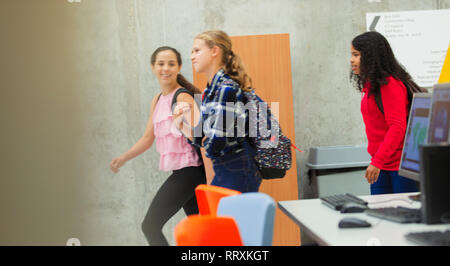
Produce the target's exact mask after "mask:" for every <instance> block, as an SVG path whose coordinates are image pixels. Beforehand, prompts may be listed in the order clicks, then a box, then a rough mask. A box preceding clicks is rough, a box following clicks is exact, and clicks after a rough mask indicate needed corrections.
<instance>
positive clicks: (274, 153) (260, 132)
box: [243, 90, 292, 179]
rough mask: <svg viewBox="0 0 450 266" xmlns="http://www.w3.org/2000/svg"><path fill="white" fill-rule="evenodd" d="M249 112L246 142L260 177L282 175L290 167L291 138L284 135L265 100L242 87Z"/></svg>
mask: <svg viewBox="0 0 450 266" xmlns="http://www.w3.org/2000/svg"><path fill="white" fill-rule="evenodd" d="M243 94H244V97H245V98H246V107H247V108H248V112H249V113H248V114H249V128H248V129H249V137H248V140H249V143H250V144H251V145H252V146H253V147H254V148H255V149H256V154H255V158H254V159H255V161H256V163H257V165H258V168H259V170H260V172H261V175H262V178H263V179H276V178H283V177H284V176H285V175H286V170H289V169H290V168H291V164H292V155H291V146H292V144H291V140H289V138H287V137H286V136H284V135H283V133H282V131H281V128H280V125H279V123H278V121H277V120H276V118H275V117H274V116H273V115H272V113H271V112H270V108H269V107H268V105H267V103H266V102H265V101H263V100H262V99H261V98H260V97H259V96H258V95H256V93H255V92H254V91H253V90H252V91H250V92H246V91H243Z"/></svg>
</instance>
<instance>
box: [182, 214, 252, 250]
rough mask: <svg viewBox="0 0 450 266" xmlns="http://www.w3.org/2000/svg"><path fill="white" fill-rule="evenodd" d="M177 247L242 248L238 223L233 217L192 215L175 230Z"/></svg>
mask: <svg viewBox="0 0 450 266" xmlns="http://www.w3.org/2000/svg"><path fill="white" fill-rule="evenodd" d="M174 235H175V242H176V244H177V246H242V245H243V243H242V239H241V236H240V233H239V229H238V227H237V224H236V221H235V220H234V219H233V218H232V217H219V216H212V215H191V216H188V217H186V218H185V219H183V220H181V221H180V222H179V223H178V224H177V225H176V226H175V229H174Z"/></svg>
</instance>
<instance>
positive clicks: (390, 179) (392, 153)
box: [350, 31, 418, 194]
mask: <svg viewBox="0 0 450 266" xmlns="http://www.w3.org/2000/svg"><path fill="white" fill-rule="evenodd" d="M350 63H351V66H352V72H351V74H350V76H351V79H352V80H353V81H354V83H355V86H356V87H357V89H358V90H359V91H361V92H362V100H361V113H362V116H363V120H364V124H365V127H366V134H367V140H368V152H369V154H370V155H371V156H372V159H371V162H370V165H369V166H368V167H367V170H366V173H365V178H366V179H367V181H368V182H369V183H370V190H371V194H386V193H401V192H415V191H418V188H417V184H416V183H415V182H414V181H413V180H410V179H407V178H404V177H402V176H399V175H398V168H399V165H400V159H401V153H402V148H403V139H404V136H405V132H406V124H407V122H406V121H407V117H408V115H409V113H408V110H409V105H410V101H411V99H410V97H409V96H408V95H412V93H408V90H409V91H410V92H411V91H416V90H417V88H418V86H417V84H416V83H415V82H414V81H413V80H412V78H411V76H410V75H409V74H408V72H406V70H405V69H404V68H403V67H402V66H401V65H400V64H399V63H398V61H397V60H396V58H395V56H394V53H393V52H392V49H391V46H390V45H389V42H388V41H387V40H386V38H385V37H384V36H383V35H381V34H380V33H378V32H373V31H371V32H366V33H363V34H361V35H358V36H356V37H355V38H354V39H353V40H352V43H351V59H350Z"/></svg>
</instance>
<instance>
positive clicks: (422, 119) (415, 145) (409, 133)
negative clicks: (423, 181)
mask: <svg viewBox="0 0 450 266" xmlns="http://www.w3.org/2000/svg"><path fill="white" fill-rule="evenodd" d="M431 99H432V94H431V93H415V94H414V96H413V99H412V102H411V109H410V112H409V120H408V126H407V128H406V134H405V140H404V143H403V151H402V157H401V160H400V168H399V170H398V174H399V175H400V176H403V177H407V178H410V179H413V180H415V181H419V172H420V165H419V155H420V154H419V145H421V144H425V143H426V140H427V132H428V122H429V114H430V110H431Z"/></svg>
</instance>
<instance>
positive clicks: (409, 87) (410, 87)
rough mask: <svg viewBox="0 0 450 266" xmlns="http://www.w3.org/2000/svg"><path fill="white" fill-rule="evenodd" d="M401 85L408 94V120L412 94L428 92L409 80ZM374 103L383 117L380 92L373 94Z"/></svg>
mask: <svg viewBox="0 0 450 266" xmlns="http://www.w3.org/2000/svg"><path fill="white" fill-rule="evenodd" d="M403 85H405V87H406V92H407V93H408V101H409V105H408V118H409V109H410V108H411V102H412V98H413V94H414V93H421V92H428V90H427V89H425V88H421V87H419V86H417V85H415V84H414V83H412V82H411V80H407V81H406V82H403ZM375 102H376V103H377V106H378V109H380V111H381V113H382V114H383V115H384V108H383V101H382V100H381V90H380V91H379V92H378V93H376V94H375Z"/></svg>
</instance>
